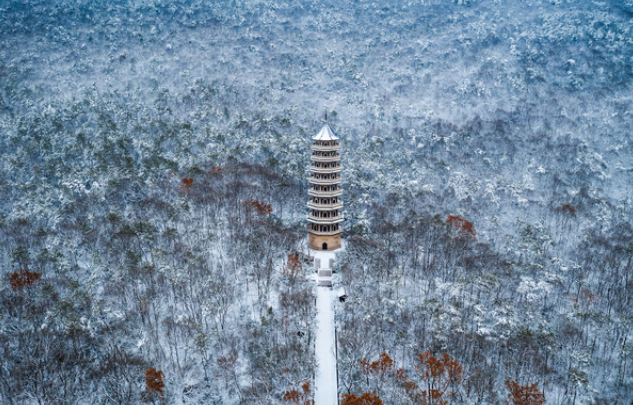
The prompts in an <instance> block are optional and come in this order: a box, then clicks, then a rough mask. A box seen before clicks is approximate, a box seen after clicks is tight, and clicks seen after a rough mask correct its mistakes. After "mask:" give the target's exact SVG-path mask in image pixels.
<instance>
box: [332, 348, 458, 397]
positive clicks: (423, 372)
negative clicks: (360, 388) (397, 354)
mask: <svg viewBox="0 0 633 405" xmlns="http://www.w3.org/2000/svg"><path fill="white" fill-rule="evenodd" d="M394 367H395V363H394V361H393V359H392V358H391V357H390V356H389V354H387V352H382V353H381V354H380V356H379V357H378V360H376V361H373V362H369V361H368V360H367V358H363V359H362V360H361V361H360V368H361V371H362V372H363V373H364V374H365V375H366V376H367V377H369V376H373V377H376V378H378V379H380V380H383V381H384V379H385V378H386V377H389V378H393V379H394V380H395V383H396V384H397V385H399V386H400V387H402V388H404V391H405V393H406V395H407V396H408V397H409V398H410V399H411V400H412V402H413V403H415V404H420V405H447V404H448V403H449V402H448V400H449V399H450V398H452V397H454V396H455V393H456V390H457V388H458V384H459V383H461V382H462V380H463V379H464V372H463V369H462V366H461V365H460V364H459V363H458V362H457V361H456V360H455V359H453V358H452V357H451V356H450V355H449V354H446V353H444V354H442V355H441V356H437V357H436V356H433V355H432V354H431V352H429V351H426V352H424V353H419V354H418V364H417V365H416V366H415V371H416V374H417V379H418V380H419V382H416V381H414V380H415V378H410V377H409V375H408V374H407V373H406V372H405V371H404V370H403V369H401V368H399V369H396V370H394ZM368 384H369V379H368ZM366 394H367V395H369V396H366V397H364V395H365V394H363V395H362V396H360V397H357V396H355V395H353V394H346V395H344V396H343V399H344V400H347V401H348V402H342V403H343V404H346V405H356V404H366V403H367V404H373V403H374V402H362V401H363V400H366V399H369V398H373V397H372V396H371V395H374V396H375V398H376V399H378V400H379V401H380V402H375V403H382V400H380V398H378V397H377V396H376V395H375V394H374V393H373V392H371V393H366ZM370 394H371V395H370ZM354 401H356V402H354Z"/></svg>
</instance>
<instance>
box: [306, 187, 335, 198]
mask: <svg viewBox="0 0 633 405" xmlns="http://www.w3.org/2000/svg"><path fill="white" fill-rule="evenodd" d="M342 193H343V189H341V188H339V189H338V190H334V191H319V190H313V189H308V195H311V196H313V197H338V196H339V195H341V194H342Z"/></svg>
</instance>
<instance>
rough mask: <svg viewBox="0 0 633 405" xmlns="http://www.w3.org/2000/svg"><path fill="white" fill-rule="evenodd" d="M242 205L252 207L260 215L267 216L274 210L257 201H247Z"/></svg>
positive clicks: (268, 205)
mask: <svg viewBox="0 0 633 405" xmlns="http://www.w3.org/2000/svg"><path fill="white" fill-rule="evenodd" d="M242 204H244V205H248V206H250V207H252V208H253V209H254V210H255V212H257V214H258V215H261V216H265V215H270V214H272V213H273V208H272V207H271V206H270V204H266V203H265V202H261V201H257V200H245V201H244V202H243V203H242Z"/></svg>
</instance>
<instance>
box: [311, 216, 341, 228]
mask: <svg viewBox="0 0 633 405" xmlns="http://www.w3.org/2000/svg"><path fill="white" fill-rule="evenodd" d="M343 221H344V218H343V214H341V215H337V216H335V217H329V218H322V217H315V216H314V215H311V214H308V222H312V223H313V224H321V225H331V224H338V223H339V222H343Z"/></svg>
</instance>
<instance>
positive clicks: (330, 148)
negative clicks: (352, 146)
mask: <svg viewBox="0 0 633 405" xmlns="http://www.w3.org/2000/svg"><path fill="white" fill-rule="evenodd" d="M312 150H317V151H320V152H331V151H338V150H341V145H336V146H321V145H312Z"/></svg>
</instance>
